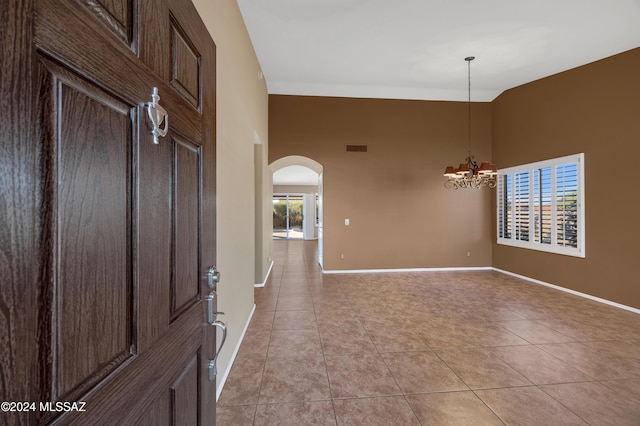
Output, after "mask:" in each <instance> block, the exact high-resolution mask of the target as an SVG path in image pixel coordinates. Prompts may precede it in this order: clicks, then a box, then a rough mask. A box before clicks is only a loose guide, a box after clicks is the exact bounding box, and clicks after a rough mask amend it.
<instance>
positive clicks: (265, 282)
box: [253, 260, 275, 288]
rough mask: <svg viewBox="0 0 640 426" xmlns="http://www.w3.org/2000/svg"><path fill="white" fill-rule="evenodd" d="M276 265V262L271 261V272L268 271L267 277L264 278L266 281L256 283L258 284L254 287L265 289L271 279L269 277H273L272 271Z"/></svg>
mask: <svg viewBox="0 0 640 426" xmlns="http://www.w3.org/2000/svg"><path fill="white" fill-rule="evenodd" d="M274 263H275V262H274V261H273V260H272V261H271V265H269V270H268V271H267V276H266V277H264V281H263V282H261V283H256V284H254V285H253V286H254V287H256V288H260V287H264V286H265V285H266V284H267V280H268V279H269V275H271V269H272V268H273V264H274Z"/></svg>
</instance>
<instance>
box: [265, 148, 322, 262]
mask: <svg viewBox="0 0 640 426" xmlns="http://www.w3.org/2000/svg"><path fill="white" fill-rule="evenodd" d="M269 169H270V171H271V172H272V174H273V191H272V204H273V206H274V215H273V220H274V221H273V228H274V238H304V239H309V240H310V239H316V238H317V240H318V263H320V265H322V263H323V262H322V253H323V250H322V247H323V232H322V227H323V225H322V223H323V221H322V216H323V215H322V192H323V191H322V172H323V167H322V165H321V164H320V163H318V162H317V161H315V160H312V159H311V158H308V157H303V156H298V155H293V156H288V157H284V158H280V159H278V160H276V161H274V162H273V163H271V164H270V165H269ZM292 201H293V202H292ZM298 210H299V211H298ZM292 213H293V214H292Z"/></svg>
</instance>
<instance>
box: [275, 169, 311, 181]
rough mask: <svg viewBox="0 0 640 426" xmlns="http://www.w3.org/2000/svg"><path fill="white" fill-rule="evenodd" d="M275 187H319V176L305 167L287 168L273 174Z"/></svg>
mask: <svg viewBox="0 0 640 426" xmlns="http://www.w3.org/2000/svg"><path fill="white" fill-rule="evenodd" d="M273 184H274V185H318V174H317V173H316V172H314V171H313V170H311V169H309V168H307V167H304V166H287V167H283V168H281V169H280V170H276V171H275V172H273Z"/></svg>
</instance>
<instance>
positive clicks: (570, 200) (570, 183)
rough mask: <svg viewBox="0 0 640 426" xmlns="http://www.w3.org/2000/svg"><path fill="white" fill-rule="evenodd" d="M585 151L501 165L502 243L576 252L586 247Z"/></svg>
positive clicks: (499, 211) (499, 215)
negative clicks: (525, 162) (532, 161)
mask: <svg viewBox="0 0 640 426" xmlns="http://www.w3.org/2000/svg"><path fill="white" fill-rule="evenodd" d="M583 176H584V154H576V155H571V156H567V157H561V158H555V159H552V160H546V161H540V162H537V163H531V164H525V165H522V166H516V167H510V168H508V169H502V170H499V171H498V196H497V203H498V205H497V222H498V227H497V228H498V229H497V231H498V244H505V245H512V246H517V247H523V248H530V249H534V250H542V251H549V252H553V253H560V254H566V255H571V256H579V257H584V256H585V250H584V228H585V226H584V184H583Z"/></svg>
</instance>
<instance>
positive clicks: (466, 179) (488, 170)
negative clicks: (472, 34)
mask: <svg viewBox="0 0 640 426" xmlns="http://www.w3.org/2000/svg"><path fill="white" fill-rule="evenodd" d="M474 59H475V56H467V57H466V58H464V60H465V61H467V70H468V71H467V73H468V74H467V75H468V81H469V102H468V111H469V120H468V123H469V129H468V138H469V151H468V155H467V158H465V162H464V163H461V164H460V165H459V166H458V168H457V169H456V168H454V167H452V166H447V168H446V169H445V171H444V176H445V177H446V178H447V181H446V182H445V183H444V187H445V188H453V189H460V188H475V189H478V188H483V187H485V186H488V187H489V188H495V187H496V178H497V175H498V170H497V167H496V165H495V164H491V163H489V162H486V161H484V162H482V163H480V166H478V163H476V161H475V160H474V157H473V155H471V61H473V60H474Z"/></svg>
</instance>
